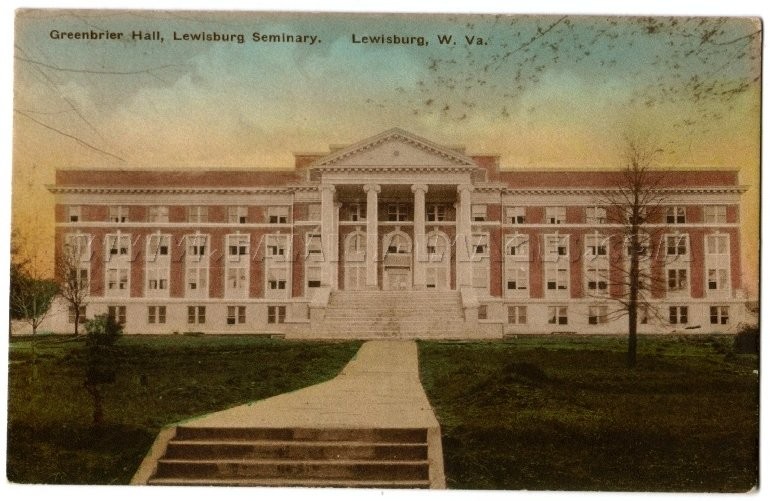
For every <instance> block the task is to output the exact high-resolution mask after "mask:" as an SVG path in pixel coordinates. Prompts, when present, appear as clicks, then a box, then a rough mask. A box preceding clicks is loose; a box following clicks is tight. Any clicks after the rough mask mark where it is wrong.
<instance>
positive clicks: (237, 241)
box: [226, 235, 249, 261]
mask: <svg viewBox="0 0 770 501" xmlns="http://www.w3.org/2000/svg"><path fill="white" fill-rule="evenodd" d="M226 238H227V255H228V256H229V260H230V261H240V260H242V259H244V258H242V257H241V256H248V255H249V236H248V235H227V237H226Z"/></svg>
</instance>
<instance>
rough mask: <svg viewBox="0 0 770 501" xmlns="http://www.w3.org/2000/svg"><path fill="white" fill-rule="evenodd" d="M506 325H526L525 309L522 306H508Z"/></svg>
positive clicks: (524, 306)
mask: <svg viewBox="0 0 770 501" xmlns="http://www.w3.org/2000/svg"><path fill="white" fill-rule="evenodd" d="M508 324H509V325H527V307H526V305H523V304H511V305H508Z"/></svg>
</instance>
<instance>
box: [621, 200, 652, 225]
mask: <svg viewBox="0 0 770 501" xmlns="http://www.w3.org/2000/svg"><path fill="white" fill-rule="evenodd" d="M634 209H636V224H645V223H646V222H647V207H646V206H642V205H637V206H634V205H633V204H632V206H631V207H626V208H625V209H624V212H625V220H626V224H633V223H634Z"/></svg>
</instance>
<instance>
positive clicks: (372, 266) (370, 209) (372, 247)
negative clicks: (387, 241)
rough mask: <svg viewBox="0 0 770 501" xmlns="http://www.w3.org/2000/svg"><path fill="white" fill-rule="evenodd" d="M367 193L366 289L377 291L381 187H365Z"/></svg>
mask: <svg viewBox="0 0 770 501" xmlns="http://www.w3.org/2000/svg"><path fill="white" fill-rule="evenodd" d="M364 191H365V192H366V288H367V289H377V260H378V255H379V253H378V252H377V231H378V230H377V214H378V211H377V194H378V193H379V192H380V185H378V184H367V185H364Z"/></svg>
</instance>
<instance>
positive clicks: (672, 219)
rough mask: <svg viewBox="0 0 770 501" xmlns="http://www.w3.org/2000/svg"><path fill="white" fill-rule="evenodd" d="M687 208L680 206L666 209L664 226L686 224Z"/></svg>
mask: <svg viewBox="0 0 770 501" xmlns="http://www.w3.org/2000/svg"><path fill="white" fill-rule="evenodd" d="M686 223H687V208H686V207H684V206H682V205H674V206H670V207H666V224H686Z"/></svg>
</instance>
